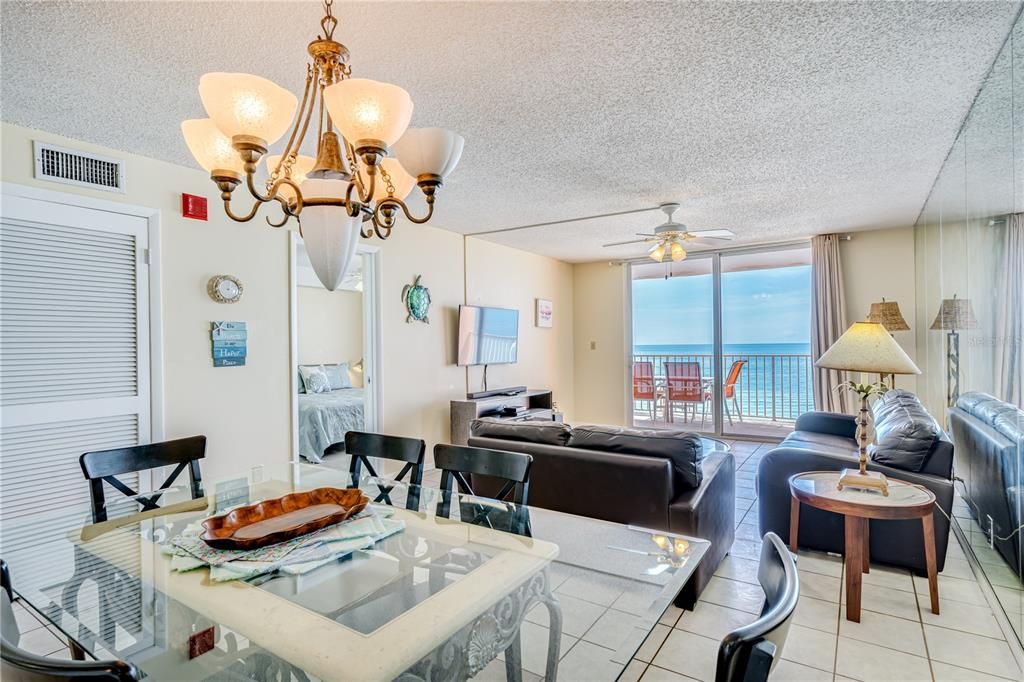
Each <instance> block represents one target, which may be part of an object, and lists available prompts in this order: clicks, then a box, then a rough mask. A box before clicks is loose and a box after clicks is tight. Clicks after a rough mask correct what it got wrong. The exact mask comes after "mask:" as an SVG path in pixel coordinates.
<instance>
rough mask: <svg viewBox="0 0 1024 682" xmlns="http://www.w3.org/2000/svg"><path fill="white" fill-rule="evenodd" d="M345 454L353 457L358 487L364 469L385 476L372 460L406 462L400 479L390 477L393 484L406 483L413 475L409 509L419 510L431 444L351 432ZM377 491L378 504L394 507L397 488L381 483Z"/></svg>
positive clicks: (346, 441) (350, 464)
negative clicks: (393, 494) (424, 472)
mask: <svg viewBox="0 0 1024 682" xmlns="http://www.w3.org/2000/svg"><path fill="white" fill-rule="evenodd" d="M345 452H347V453H348V454H349V456H350V457H351V458H352V459H351V462H350V463H349V474H350V475H351V476H352V485H354V486H358V485H359V479H360V478H361V477H362V473H363V467H364V466H365V467H366V470H367V472H369V475H370V476H373V477H374V478H380V477H381V476H380V474H378V473H377V471H376V470H375V469H374V468H373V464H372V463H371V462H370V458H371V457H377V458H379V459H388V460H391V461H394V462H405V464H404V465H403V466H402V468H401V469H400V470H399V472H398V474H397V475H396V476H389V477H388V478H390V479H391V480H393V481H403V480H404V479H405V477H406V476H409V484H410V485H412V486H415V487H414V488H412V489H411V490H410V491H409V495H408V497H407V499H406V507H408V508H409V509H418V508H419V487H420V486H421V485H422V484H423V459H424V457H425V456H426V452H427V444H426V443H425V442H424V441H422V440H420V439H418V438H403V437H401V436H385V435H382V434H379V433H365V432H363V431H349V432H348V433H346V434H345ZM377 489H378V490H379V491H380V494H378V495H377V498H376V499H375V500H374V502H384V503H385V504H391V495H390V493H391V491H392V490H394V486H388V485H384V484H382V483H378V484H377Z"/></svg>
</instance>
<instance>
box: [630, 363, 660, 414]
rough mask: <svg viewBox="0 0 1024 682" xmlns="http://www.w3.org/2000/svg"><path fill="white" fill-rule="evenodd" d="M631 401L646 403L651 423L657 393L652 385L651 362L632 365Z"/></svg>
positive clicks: (652, 365)
mask: <svg viewBox="0 0 1024 682" xmlns="http://www.w3.org/2000/svg"><path fill="white" fill-rule="evenodd" d="M633 401H634V402H639V403H644V402H646V403H647V407H648V411H649V412H650V413H651V421H652V422H653V421H654V413H655V410H657V402H658V391H657V387H656V386H655V383H654V363H653V362H649V361H637V362H634V363H633Z"/></svg>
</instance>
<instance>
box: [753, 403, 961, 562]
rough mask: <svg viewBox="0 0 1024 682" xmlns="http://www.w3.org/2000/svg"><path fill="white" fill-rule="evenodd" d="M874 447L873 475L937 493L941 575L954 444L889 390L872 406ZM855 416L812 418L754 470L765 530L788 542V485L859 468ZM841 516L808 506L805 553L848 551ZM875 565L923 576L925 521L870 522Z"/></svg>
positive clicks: (802, 534)
mask: <svg viewBox="0 0 1024 682" xmlns="http://www.w3.org/2000/svg"><path fill="white" fill-rule="evenodd" d="M871 410H872V414H873V416H874V420H873V423H874V426H875V434H876V438H875V440H876V443H875V444H874V445H872V446H870V447H869V453H870V459H869V460H868V470H869V471H880V472H882V473H883V474H885V476H886V477H888V478H896V479H901V480H904V481H909V482H911V483H916V484H919V485H922V486H924V487H925V488H927V489H928V490H930V491H932V492H933V493H934V494H935V499H936V504H937V505H938V506H940V507H941V508H942V509H943V510H944V511H945V514H943V512H942V511H939V510H936V511H935V513H934V521H935V550H936V559H937V566H938V570H940V571H941V570H942V568H943V566H944V565H945V561H946V547H947V543H948V541H949V519H948V518H947V515H949V514H951V509H952V505H953V444H952V442H951V441H950V440H949V438H948V437H947V436H946V434H945V433H944V432H943V431H942V429H941V427H939V425H938V423H936V421H935V419H934V418H933V417H932V416H931V415H929V414H928V413H927V412H926V411H925V409H924V407H923V406H922V405H921V402H920V401H919V400H918V398H917V396H915V395H914V394H913V393H911V392H910V391H905V390H899V389H897V390H891V391H888V392H887V393H885V394H884V395H883V396H881V397H880V398H878V399H877V400H875V402H874V403H873V404H872V406H871ZM856 431H857V424H856V422H855V420H854V417H852V416H850V415H845V414H835V413H831V412H808V413H807V414H804V415H801V416H800V417H799V418H798V419H797V421H796V429H795V430H794V431H793V432H792V433H791V434H789V435H788V436H786V438H785V440H783V441H782V442H781V443H780V444H779V445H778V447H776V448H774V449H773V450H771V451H770V452H769V453H768V454H767V455H765V456H764V457H762V458H761V461H760V463H759V464H758V470H757V500H758V514H759V518H760V531H761V534H762V535H763V534H764V533H767V532H769V531H772V532H774V533H777V534H778V535H779V536H780V537H782V538H783V539H784V540H786V541H787V542H788V540H789V513H790V500H791V496H790V492H789V478H790V476H793V475H794V474H799V473H803V472H806V471H840V470H842V469H846V468H851V469H856V468H857V466H858V460H859V455H858V448H857V442H856V440H855V439H854V436H855V434H856ZM843 523H844V519H843V516H842V515H840V514H835V513H832V512H827V511H823V510H821V509H814V508H811V507H808V506H807V505H804V506H803V507H802V508H801V510H800V531H799V540H800V546H801V547H803V548H806V549H814V550H819V551H825V552H834V553H842V551H843ZM870 526H871V528H870V531H869V537H870V539H869V542H870V543H871V549H870V553H871V560H872V561H875V562H879V563H883V564H889V565H892V566H898V567H901V568H908V569H911V570H913V571H914V572H916V573H918V574H920V575H924V574H925V573H926V565H925V556H924V540H923V538H922V534H921V522H920V521H918V520H917V519H912V520H905V521H888V520H886V521H876V520H872V521H871V522H870Z"/></svg>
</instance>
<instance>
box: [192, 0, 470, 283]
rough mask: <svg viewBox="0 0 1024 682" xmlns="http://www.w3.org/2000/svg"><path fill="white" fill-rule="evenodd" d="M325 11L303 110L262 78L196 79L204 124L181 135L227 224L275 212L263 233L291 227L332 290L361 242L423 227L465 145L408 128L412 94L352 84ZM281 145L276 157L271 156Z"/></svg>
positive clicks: (453, 137) (333, 22)
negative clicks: (416, 195) (242, 198)
mask: <svg viewBox="0 0 1024 682" xmlns="http://www.w3.org/2000/svg"><path fill="white" fill-rule="evenodd" d="M332 5H333V0H324V12H325V16H324V18H323V19H322V20H321V21H320V26H321V27H322V29H323V35H318V36H317V37H316V40H314V41H313V42H311V43H310V44H309V46H308V48H307V51H308V53H309V56H310V62H309V64H308V65H307V68H306V82H305V88H304V90H303V93H302V97H301V99H299V98H296V97H295V95H293V94H292V93H291V92H289V91H288V90H286V89H285V88H282V87H280V86H279V85H277V84H276V83H274V82H273V81H270V80H267V79H266V78H261V77H260V76H254V75H251V74H244V73H208V74H205V75H204V76H202V78H200V80H199V97H200V99H201V100H202V103H203V107H204V108H205V109H206V113H207V115H208V116H209V118H205V119H192V120H188V121H184V122H183V123H182V124H181V131H182V135H183V136H184V138H185V142H186V143H187V144H188V148H189V151H191V152H192V155H193V156H194V157H195V159H196V161H197V162H198V163H199V165H201V166H202V167H203V168H204V169H205V170H206V171H207V172H209V173H210V177H211V179H212V180H213V181H214V183H215V184H216V185H217V188H218V189H219V190H220V195H221V200H222V201H223V203H224V211H225V213H226V214H227V215H228V217H230V218H231V219H232V220H236V221H239V222H247V221H249V220H252V219H253V218H254V217H255V216H256V215H257V213H258V212H259V209H260V207H261V206H262V205H263V204H267V203H269V204H276V206H277V208H278V210H279V216H278V217H277V218H276V219H274V220H272V219H271V218H269V217H268V218H267V219H266V220H267V223H268V224H270V225H271V226H273V227H283V226H285V225H286V224H287V223H288V221H289V220H291V219H292V218H295V219H296V220H297V222H298V224H299V233H300V234H301V235H302V237H303V239H304V241H305V242H306V251H307V252H308V254H309V257H310V261H311V262H312V265H313V269H314V270H315V271H316V274H317V276H318V277H319V278H320V281H321V283H322V284H323V285H324V286H325V287H326V288H327V289H329V290H332V291H333V290H334V289H335V288H337V286H338V285H339V284H340V282H341V279H342V277H343V276H344V274H345V271H346V270H347V268H348V265H349V263H350V262H351V259H352V257H353V256H354V255H355V250H356V246H357V245H358V242H359V239H360V238H361V237H362V238H369V237H372V236H377V237H379V238H380V239H387V238H388V237H389V236H390V234H391V230H392V228H393V227H394V226H395V223H396V221H397V219H398V216H399V215H400V214H401V215H404V216H405V218H406V219H407V220H409V221H410V222H413V223H425V222H427V221H428V220H430V218H431V217H432V216H433V213H434V202H435V199H436V195H437V191H438V189H439V188H440V187H441V186H442V185H443V183H444V179H445V178H446V177H447V176H448V175H449V174H450V173H451V172H452V171H453V170H454V169H455V166H456V165H457V164H458V162H459V158H460V157H461V155H462V149H463V145H464V140H463V138H462V137H461V136H459V135H457V134H456V133H453V132H451V131H448V130H444V129H441V128H409V122H410V119H411V117H412V112H413V102H412V98H410V96H409V93H407V92H406V91H405V90H403V89H402V88H400V87H398V86H397V85H392V84H390V83H382V82H379V81H374V80H369V79H365V78H352V77H351V75H352V69H351V66H350V65H349V64H348V59H349V52H348V48H346V47H345V46H344V45H342V44H341V43H339V42H337V41H335V40H334V37H333V36H334V29H335V28H336V27H337V24H338V20H337V19H336V18H335V17H334V16H333V14H332ZM289 130H290V132H289ZM339 133H340V134H339ZM286 134H287V135H286ZM282 138H283V139H285V143H284V145H283V149H282V150H281V151H280V153H275V154H271V155H268V154H267V152H268V150H269V147H270V146H271V145H274V144H275V143H277V142H278V141H279V140H281V139H282ZM307 139H308V140H309V141H311V142H314V143H315V145H316V157H315V158H314V157H312V156H308V155H303V154H300V153H299V151H300V149H301V148H302V146H303V143H304V141H306V140H307ZM261 160H262V161H264V162H265V164H266V166H265V167H266V172H267V176H268V177H267V179H266V181H265V182H263V183H262V184H263V186H262V187H260V186H259V184H260V183H258V182H257V181H256V178H255V175H256V172H257V168H258V167H259V164H260V161H261ZM242 184H244V185H245V188H246V190H247V191H248V194H249V195H250V197H251V198H252V199H253V203H252V205H251V207H250V209H249V210H248V211H247V212H245V213H236V212H235V210H234V209H233V208H232V197H233V195H234V192H235V190H236V189H237V188H238V187H239V186H240V185H242ZM416 187H418V188H419V190H420V192H421V194H422V195H423V197H424V200H425V202H426V214H425V215H423V216H416V215H413V213H412V212H411V211H410V208H409V205H408V204H406V198H407V197H408V196H409V194H411V193H412V191H413V189H414V188H416Z"/></svg>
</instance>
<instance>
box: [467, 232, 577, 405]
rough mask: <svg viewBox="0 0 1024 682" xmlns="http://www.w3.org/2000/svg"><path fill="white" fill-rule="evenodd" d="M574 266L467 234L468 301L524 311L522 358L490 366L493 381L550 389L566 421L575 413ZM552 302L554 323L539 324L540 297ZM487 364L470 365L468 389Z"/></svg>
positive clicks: (499, 384)
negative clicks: (510, 362) (536, 309)
mask: <svg viewBox="0 0 1024 682" xmlns="http://www.w3.org/2000/svg"><path fill="white" fill-rule="evenodd" d="M573 291H574V289H573V266H571V265H569V264H568V263H563V262H562V261H558V260H555V259H553V258H547V257H545V256H538V255H535V254H532V253H527V252H526V251H520V250H518V249H513V248H509V247H507V246H502V245H500V244H495V243H493V242H488V241H484V240H482V239H473V238H468V239H466V302H467V303H469V304H471V305H482V306H496V307H499V308H515V309H516V310H518V311H519V361H518V362H517V363H516V364H512V365H494V366H493V367H490V368H489V369H488V386H489V387H490V388H500V387H502V386H527V387H529V388H549V389H551V390H552V392H553V396H554V400H555V402H556V403H557V404H558V408H559V409H560V410H561V411H562V412H564V413H565V417H566V420H567V421H568V420H571V419H574V418H575V415H574V405H575V398H574V387H573V373H574V368H573V331H574V330H573V327H574V315H573V309H574V308H573V306H574V297H573ZM538 298H542V299H546V300H549V301H551V302H552V311H553V320H552V326H551V327H538V326H537V325H536V321H535V307H536V299H538ZM482 380H483V368H481V367H470V368H468V390H470V391H478V390H481V389H482Z"/></svg>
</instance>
